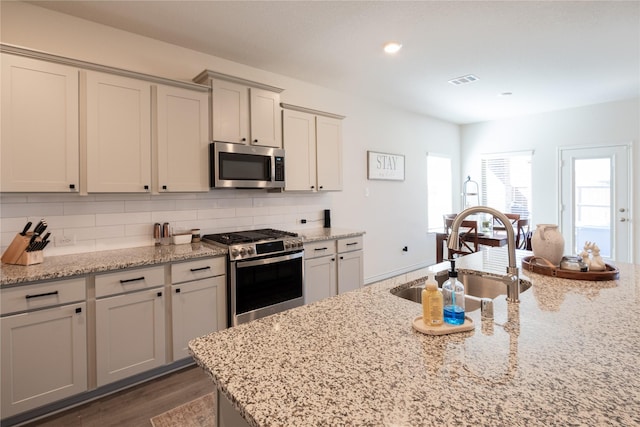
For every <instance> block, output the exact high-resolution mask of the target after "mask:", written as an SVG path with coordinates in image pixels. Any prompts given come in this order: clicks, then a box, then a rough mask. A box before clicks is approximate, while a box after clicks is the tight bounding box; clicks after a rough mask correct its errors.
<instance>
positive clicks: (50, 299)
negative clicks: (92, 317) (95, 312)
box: [1, 277, 86, 315]
mask: <svg viewBox="0 0 640 427" xmlns="http://www.w3.org/2000/svg"><path fill="white" fill-rule="evenodd" d="M1 295H2V301H1V303H2V312H1V314H2V315H5V314H8V313H15V312H18V311H25V310H32V309H35V308H43V307H52V306H55V305H61V304H68V303H71V302H77V301H84V300H85V299H86V286H85V279H84V277H82V278H77V279H69V280H57V281H55V282H45V283H36V284H33V285H25V286H15V287H10V288H6V289H2V292H1Z"/></svg>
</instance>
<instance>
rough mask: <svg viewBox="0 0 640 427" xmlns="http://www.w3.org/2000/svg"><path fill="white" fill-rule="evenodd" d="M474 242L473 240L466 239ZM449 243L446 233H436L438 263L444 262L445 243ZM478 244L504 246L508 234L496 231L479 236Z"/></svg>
mask: <svg viewBox="0 0 640 427" xmlns="http://www.w3.org/2000/svg"><path fill="white" fill-rule="evenodd" d="M465 240H468V241H473V240H472V239H471V238H469V239H465ZM446 241H447V235H446V234H445V233H436V263H438V262H442V261H443V259H444V258H443V256H444V248H443V245H444V242H446ZM478 244H480V245H485V246H493V247H496V246H504V245H506V244H507V232H506V231H503V230H500V231H497V230H494V231H492V232H490V233H482V234H480V235H479V236H478Z"/></svg>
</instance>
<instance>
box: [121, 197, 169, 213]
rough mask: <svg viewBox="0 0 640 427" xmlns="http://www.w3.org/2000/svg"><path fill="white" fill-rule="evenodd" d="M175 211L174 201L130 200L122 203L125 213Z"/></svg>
mask: <svg viewBox="0 0 640 427" xmlns="http://www.w3.org/2000/svg"><path fill="white" fill-rule="evenodd" d="M175 209H176V201H175V200H171V199H169V200H161V199H158V200H140V201H137V200H132V201H127V202H124V210H125V212H152V211H173V210H175Z"/></svg>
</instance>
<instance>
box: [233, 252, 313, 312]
mask: <svg viewBox="0 0 640 427" xmlns="http://www.w3.org/2000/svg"><path fill="white" fill-rule="evenodd" d="M251 264H253V263H251ZM236 268H237V270H236V314H242V313H247V312H250V311H253V310H258V309H260V308H264V307H268V306H270V305H274V304H278V303H281V302H284V301H289V300H292V299H295V298H301V297H302V258H301V257H299V258H295V259H290V260H285V261H279V262H275V263H269V264H259V265H251V266H250V267H244V266H243V265H242V262H241V261H238V262H237V263H236Z"/></svg>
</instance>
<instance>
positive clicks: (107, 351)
mask: <svg viewBox="0 0 640 427" xmlns="http://www.w3.org/2000/svg"><path fill="white" fill-rule="evenodd" d="M164 284H165V273H164V266H155V267H149V268H141V269H131V270H125V271H119V272H116V273H108V274H103V275H99V276H96V373H97V386H98V387H100V386H103V385H105V384H109V383H111V382H114V381H117V380H121V379H124V378H127V377H130V376H132V375H135V374H139V373H141V372H144V371H148V370H150V369H153V368H156V367H158V366H162V365H164V363H165V295H164Z"/></svg>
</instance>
